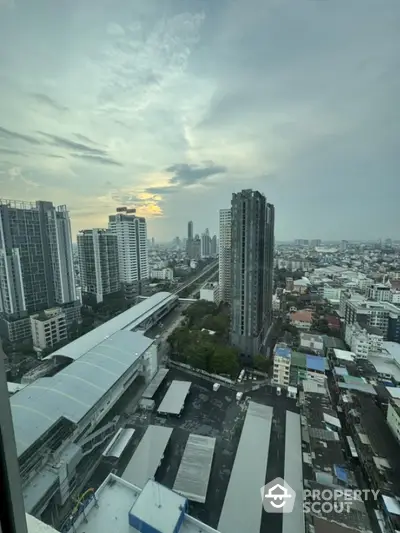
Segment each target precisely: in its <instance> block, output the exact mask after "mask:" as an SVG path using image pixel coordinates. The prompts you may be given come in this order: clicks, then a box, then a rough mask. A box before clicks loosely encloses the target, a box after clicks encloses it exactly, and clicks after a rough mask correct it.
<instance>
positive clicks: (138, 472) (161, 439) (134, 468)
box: [122, 426, 172, 488]
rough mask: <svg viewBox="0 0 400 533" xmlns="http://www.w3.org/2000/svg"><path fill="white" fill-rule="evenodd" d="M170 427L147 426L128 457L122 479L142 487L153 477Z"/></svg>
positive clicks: (170, 429) (166, 443)
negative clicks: (130, 456)
mask: <svg viewBox="0 0 400 533" xmlns="http://www.w3.org/2000/svg"><path fill="white" fill-rule="evenodd" d="M171 434H172V428H168V427H164V426H149V427H148V428H147V430H146V433H145V434H144V436H143V438H142V440H141V441H140V442H139V445H138V447H137V448H136V450H135V452H134V454H133V455H132V458H131V459H130V461H129V463H128V465H127V467H126V469H125V471H124V473H123V475H122V479H124V480H125V481H128V482H129V483H132V484H133V485H136V486H137V487H139V488H143V487H144V486H145V485H146V483H147V481H148V480H149V479H153V478H154V476H155V473H156V472H157V469H158V467H159V465H160V463H161V460H162V458H163V456H164V452H165V448H166V447H167V445H168V442H169V440H170V437H171Z"/></svg>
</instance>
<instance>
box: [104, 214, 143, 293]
mask: <svg viewBox="0 0 400 533" xmlns="http://www.w3.org/2000/svg"><path fill="white" fill-rule="evenodd" d="M108 227H109V230H110V231H111V232H112V233H113V234H114V235H116V236H117V243H118V266H119V280H120V282H121V283H122V285H123V288H124V291H125V295H126V297H127V298H128V299H130V298H133V297H134V296H136V295H137V294H139V293H140V290H141V282H143V281H144V280H146V279H148V277H149V258H148V246H147V224H146V219H145V218H143V217H138V216H136V210H135V209H128V208H126V207H119V208H118V209H117V213H116V214H115V215H110V216H109V219H108Z"/></svg>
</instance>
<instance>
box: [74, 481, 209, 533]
mask: <svg viewBox="0 0 400 533" xmlns="http://www.w3.org/2000/svg"><path fill="white" fill-rule="evenodd" d="M184 501H185V499H184V498H182V497H181V496H179V495H178V494H176V493H174V492H172V491H171V490H169V489H167V488H166V487H163V486H162V485H159V484H158V483H156V482H154V481H149V482H148V484H147V485H146V487H145V488H144V489H143V493H142V494H141V490H140V489H139V488H138V487H135V486H134V485H131V484H130V483H128V482H126V481H124V480H122V479H121V478H119V477H117V476H115V475H113V474H110V475H109V476H108V477H107V479H106V480H105V481H104V483H103V484H102V485H101V486H100V487H99V489H98V490H97V492H96V499H91V500H90V501H89V503H88V504H87V506H86V508H85V516H86V520H84V516H83V515H82V514H81V515H80V516H79V517H78V518H77V520H76V522H75V527H74V528H72V527H71V529H70V530H69V533H73V532H74V533H104V532H112V533H132V528H131V526H130V525H129V519H128V516H129V514H130V513H136V516H138V515H139V516H142V517H143V519H144V520H149V521H150V520H153V524H154V523H155V522H154V520H158V522H160V521H161V522H160V524H161V527H160V529H159V530H160V531H163V532H164V531H166V532H167V533H169V532H170V531H173V530H171V529H170V528H169V529H166V526H168V525H171V524H172V523H173V521H174V519H175V518H176V515H177V514H178V512H179V505H182V503H183V502H184ZM96 503H97V506H96ZM136 504H137V507H136ZM160 524H159V525H160ZM180 531H181V533H215V530H214V529H212V528H211V527H209V526H207V525H205V524H203V523H202V522H200V521H198V520H196V519H194V518H192V517H191V516H189V515H187V514H184V519H183V524H182V527H181V529H180Z"/></svg>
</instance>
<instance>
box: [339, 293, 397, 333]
mask: <svg viewBox="0 0 400 533" xmlns="http://www.w3.org/2000/svg"><path fill="white" fill-rule="evenodd" d="M344 319H345V324H346V326H347V325H352V324H354V323H356V322H358V323H360V324H362V325H364V324H365V325H367V326H370V327H375V328H378V329H379V330H380V331H381V332H382V334H383V338H384V340H389V341H394V342H400V308H399V307H396V306H395V305H394V304H392V303H390V302H386V301H381V302H375V301H371V300H365V299H363V300H359V299H352V298H349V299H347V300H346V301H345V312H344Z"/></svg>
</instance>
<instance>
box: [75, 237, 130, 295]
mask: <svg viewBox="0 0 400 533" xmlns="http://www.w3.org/2000/svg"><path fill="white" fill-rule="evenodd" d="M77 243H78V257H79V273H80V277H81V289H82V296H83V298H84V301H85V303H88V304H89V305H90V304H91V303H92V302H93V303H101V302H103V300H104V297H106V296H108V295H110V294H115V293H117V292H118V291H119V290H120V286H121V284H120V281H119V268H118V238H117V236H116V235H115V234H113V233H111V232H110V231H109V230H106V229H86V230H82V231H80V232H79V233H78V237H77Z"/></svg>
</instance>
